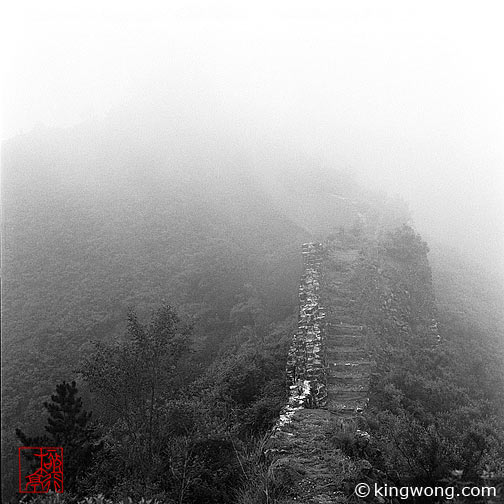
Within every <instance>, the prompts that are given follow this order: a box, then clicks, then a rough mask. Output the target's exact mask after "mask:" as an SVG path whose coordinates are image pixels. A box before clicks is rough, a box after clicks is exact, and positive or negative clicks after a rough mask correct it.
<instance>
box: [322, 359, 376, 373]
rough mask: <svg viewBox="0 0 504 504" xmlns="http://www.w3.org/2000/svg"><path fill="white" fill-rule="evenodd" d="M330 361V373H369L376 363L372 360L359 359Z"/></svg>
mask: <svg viewBox="0 0 504 504" xmlns="http://www.w3.org/2000/svg"><path fill="white" fill-rule="evenodd" d="M328 362H329V366H328V368H329V373H330V374H332V373H333V372H341V373H349V374H360V375H368V374H369V372H370V371H371V368H372V367H373V365H374V363H373V362H371V361H370V360H364V359H363V360H359V361H351V360H349V361H348V362H341V361H338V362H334V361H328Z"/></svg>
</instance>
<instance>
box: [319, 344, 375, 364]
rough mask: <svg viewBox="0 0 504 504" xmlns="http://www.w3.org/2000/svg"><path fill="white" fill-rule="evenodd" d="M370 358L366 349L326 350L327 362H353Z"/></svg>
mask: <svg viewBox="0 0 504 504" xmlns="http://www.w3.org/2000/svg"><path fill="white" fill-rule="evenodd" d="M367 356H368V351H367V350H366V349H365V348H359V347H335V348H327V349H326V360H327V362H331V363H335V362H344V363H346V362H351V361H359V360H363V359H365V358H366V357H367Z"/></svg>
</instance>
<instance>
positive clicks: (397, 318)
mask: <svg viewBox="0 0 504 504" xmlns="http://www.w3.org/2000/svg"><path fill="white" fill-rule="evenodd" d="M302 255H303V268H304V272H303V275H302V278H301V282H300V286H299V314H298V327H297V331H296V332H295V333H294V335H293V337H292V343H291V346H290V350H289V354H288V361H287V369H286V373H287V381H288V386H289V398H288V404H287V405H286V406H285V407H284V408H283V410H282V412H281V415H280V418H279V420H278V422H277V424H276V426H275V428H274V430H273V432H272V436H271V439H270V441H269V444H268V449H267V452H266V453H267V456H269V457H270V460H271V461H272V466H273V467H274V468H275V470H280V471H282V470H283V471H289V472H290V476H289V478H291V479H292V488H291V500H285V502H289V503H290V502H292V503H294V502H303V503H304V504H324V503H332V502H339V500H338V495H339V494H341V488H342V484H343V483H344V482H343V481H342V473H343V472H344V471H343V470H342V467H340V465H341V463H342V460H344V459H342V460H339V461H338V460H337V459H335V458H334V457H332V456H331V455H330V454H329V450H328V448H327V439H328V434H330V432H331V431H333V432H334V430H335V429H336V430H341V431H342V432H346V433H348V434H349V435H351V436H353V438H354V439H357V442H358V443H361V445H362V446H365V445H366V443H367V442H368V441H369V434H368V433H367V432H366V426H365V421H364V418H363V413H364V411H365V409H366V407H367V405H368V402H369V398H370V393H371V384H372V380H373V376H374V372H375V371H376V361H375V357H376V356H377V355H378V354H379V352H380V349H379V346H380V338H381V337H383V336H385V335H386V334H387V333H393V335H394V336H397V337H400V338H408V337H410V336H411V337H415V338H417V337H418V334H423V335H424V341H423V342H422V344H425V345H436V344H437V342H439V338H440V337H439V333H438V327H437V323H436V311H435V301H434V295H433V291H432V285H431V279H430V268H429V266H428V262H427V259H426V250H425V251H423V250H422V251H421V252H420V253H419V254H418V258H417V264H416V265H415V266H414V267H410V266H407V267H406V268H402V269H401V266H399V267H398V266H397V264H399V263H397V264H396V263H394V259H390V257H391V256H393V252H391V253H389V254H387V253H384V248H383V245H379V244H378V241H377V240H376V239H374V238H373V239H371V240H369V239H366V238H363V237H362V236H360V237H356V236H352V235H349V234H346V235H345V234H344V233H343V234H342V235H340V236H339V237H337V238H336V239H333V240H332V241H328V242H326V243H324V244H321V243H305V244H304V245H303V246H302ZM415 305H417V306H415ZM377 313H378V314H379V316H377ZM377 320H379V321H380V322H379V323H378V322H376V321H377ZM345 463H348V464H350V463H352V462H351V461H350V460H347V461H346V462H345ZM362 463H363V464H366V462H365V461H362ZM359 470H361V472H362V471H363V472H365V471H366V467H361V468H359ZM341 497H342V498H343V496H342V494H341ZM282 502H284V501H282ZM345 502H346V501H345Z"/></svg>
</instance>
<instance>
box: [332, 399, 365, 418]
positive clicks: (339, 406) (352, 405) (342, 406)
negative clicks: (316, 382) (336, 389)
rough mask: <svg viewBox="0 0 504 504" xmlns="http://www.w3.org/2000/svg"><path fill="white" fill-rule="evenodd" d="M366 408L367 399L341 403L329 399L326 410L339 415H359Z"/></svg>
mask: <svg viewBox="0 0 504 504" xmlns="http://www.w3.org/2000/svg"><path fill="white" fill-rule="evenodd" d="M366 406H367V399H362V400H357V401H341V400H333V399H331V398H330V399H329V400H328V401H327V409H328V410H330V411H334V412H337V413H341V414H352V413H359V412H361V411H363V410H364V409H365V407H366Z"/></svg>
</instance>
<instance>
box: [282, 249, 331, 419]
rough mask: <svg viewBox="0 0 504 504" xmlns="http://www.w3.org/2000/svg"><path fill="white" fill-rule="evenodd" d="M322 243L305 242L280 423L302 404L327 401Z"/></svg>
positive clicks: (317, 405) (318, 405)
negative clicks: (322, 299)
mask: <svg viewBox="0 0 504 504" xmlns="http://www.w3.org/2000/svg"><path fill="white" fill-rule="evenodd" d="M323 253H324V252H323V247H322V245H321V244H320V243H305V244H303V248H302V254H303V265H304V274H303V276H302V278H301V282H300V286H299V314H298V329H297V331H296V333H295V334H294V337H293V340H292V344H291V347H290V349H289V354H288V359H287V383H288V386H289V401H288V404H287V406H286V407H285V408H284V410H283V411H282V413H281V415H280V421H279V425H280V426H281V425H283V424H285V423H286V422H289V421H290V419H291V418H292V416H293V415H294V413H295V412H296V411H297V410H299V409H302V408H324V407H325V406H326V404H327V387H326V385H327V377H326V369H327V368H326V363H325V357H324V336H323V332H324V319H325V312H324V309H323V307H322V306H321V305H320V295H319V291H320V282H321V263H322V256H323Z"/></svg>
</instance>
